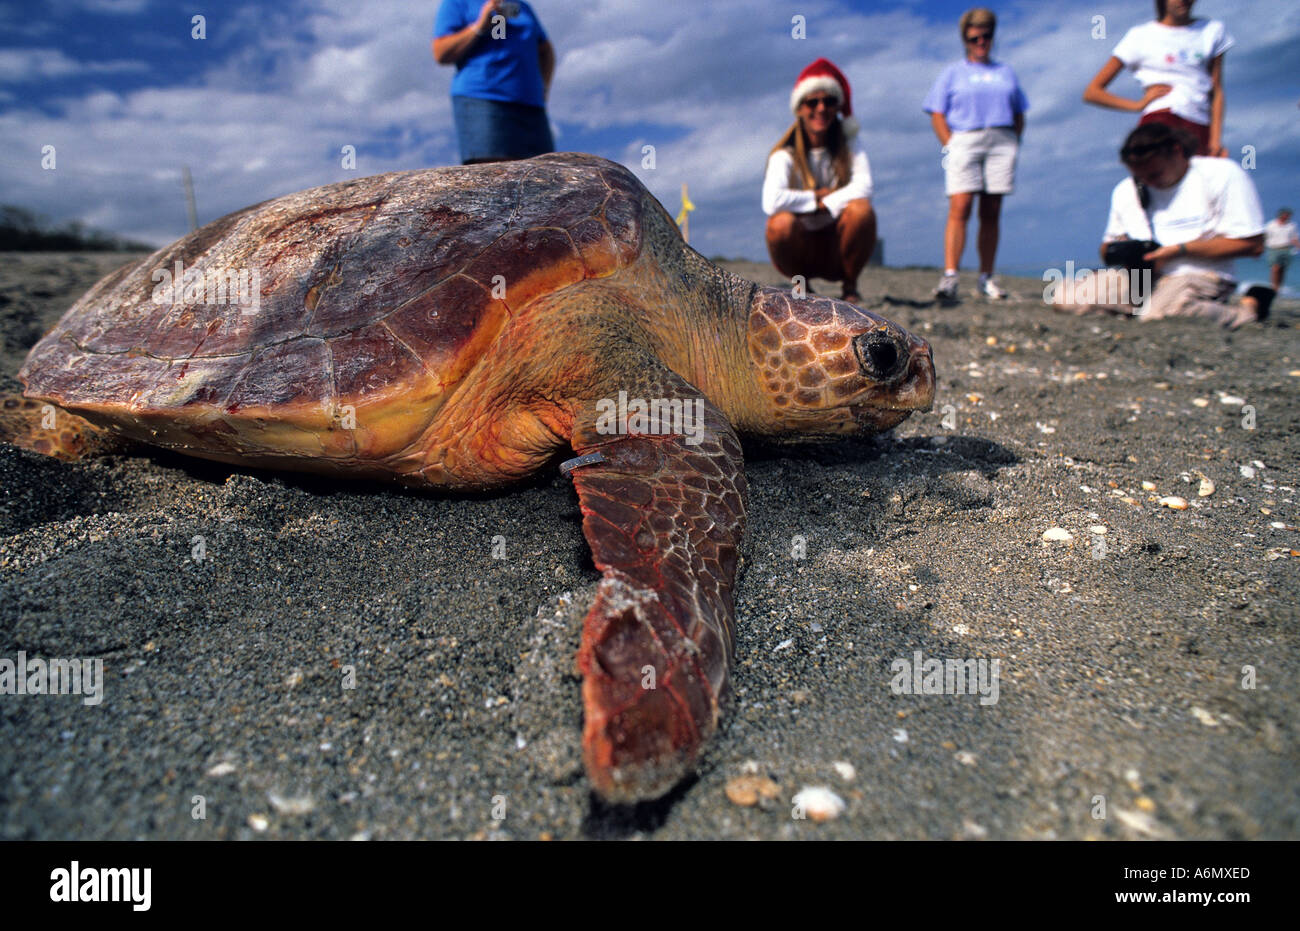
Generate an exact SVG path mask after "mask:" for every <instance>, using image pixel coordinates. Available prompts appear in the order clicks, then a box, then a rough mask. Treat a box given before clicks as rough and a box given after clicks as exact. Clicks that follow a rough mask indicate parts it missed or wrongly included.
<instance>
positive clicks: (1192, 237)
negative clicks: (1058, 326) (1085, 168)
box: [1058, 123, 1273, 329]
mask: <svg viewBox="0 0 1300 931" xmlns="http://www.w3.org/2000/svg"><path fill="white" fill-rule="evenodd" d="M1195 151H1196V143H1195V140H1194V139H1192V138H1191V137H1190V136H1188V135H1186V134H1184V133H1182V132H1181V131H1179V130H1176V129H1174V128H1173V127H1171V126H1168V125H1165V124H1163V123H1147V124H1144V125H1142V126H1139V127H1137V128H1136V129H1134V130H1133V131H1132V132H1131V133H1129V135H1128V138H1127V139H1125V140H1124V147H1123V148H1122V149H1121V150H1120V159H1121V160H1122V161H1123V162H1124V164H1125V166H1126V167H1127V168H1128V170H1129V172H1130V173H1131V177H1128V178H1125V179H1124V180H1123V181H1121V182H1120V183H1119V184H1117V185H1116V186H1115V190H1114V192H1113V193H1112V194H1111V199H1110V221H1109V222H1108V223H1107V224H1106V232H1105V235H1104V237H1103V240H1102V246H1101V250H1102V256H1103V260H1104V259H1105V256H1106V248H1107V244H1108V243H1114V242H1120V241H1123V240H1149V241H1153V242H1154V243H1155V244H1156V245H1155V248H1153V249H1152V250H1151V251H1149V252H1145V253H1144V254H1143V255H1141V256H1137V257H1134V265H1136V264H1137V263H1140V262H1142V261H1145V262H1148V263H1150V264H1151V265H1152V266H1154V273H1155V276H1156V277H1155V289H1154V291H1153V292H1152V293H1151V295H1150V298H1149V300H1148V302H1147V307H1146V312H1145V313H1144V314H1143V315H1142V317H1143V319H1146V320H1158V319H1161V318H1163V317H1205V318H1208V319H1210V320H1213V321H1215V322H1217V323H1221V324H1223V325H1224V326H1227V327H1232V328H1234V329H1235V328H1236V327H1239V326H1241V325H1242V324H1244V323H1250V322H1251V321H1254V320H1261V319H1263V318H1264V317H1265V316H1266V315H1267V313H1268V305H1269V303H1271V301H1272V296H1273V295H1272V292H1271V291H1269V290H1268V289H1267V288H1254V289H1252V290H1251V292H1250V293H1248V294H1247V295H1246V296H1244V297H1242V298H1241V301H1240V303H1239V304H1237V305H1236V306H1233V305H1231V304H1229V303H1228V299H1229V298H1230V297H1231V296H1232V293H1233V291H1235V290H1236V287H1237V282H1236V279H1235V278H1234V277H1233V261H1232V260H1233V259H1234V258H1236V257H1238V256H1249V255H1259V254H1260V253H1261V252H1263V251H1264V209H1263V207H1261V206H1260V203H1259V194H1258V193H1257V192H1256V191H1255V185H1254V183H1253V182H1252V181H1251V180H1250V177H1249V176H1248V175H1247V174H1246V172H1245V170H1244V169H1243V168H1242V167H1241V166H1240V165H1238V164H1237V163H1236V162H1235V161H1233V160H1232V159H1227V158H1204V157H1201V156H1198V155H1193V154H1192V153H1193V152H1195ZM1139 248H1141V247H1139ZM1130 267H1134V266H1133V265H1130ZM1058 309H1060V310H1064V311H1073V312H1074V313H1090V312H1105V311H1111V312H1116V313H1132V312H1133V308H1132V307H1131V306H1127V305H1114V304H1109V303H1102V302H1098V303H1076V304H1064V303H1063V304H1061V305H1059V306H1058Z"/></svg>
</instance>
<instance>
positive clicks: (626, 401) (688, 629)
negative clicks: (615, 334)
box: [565, 372, 746, 802]
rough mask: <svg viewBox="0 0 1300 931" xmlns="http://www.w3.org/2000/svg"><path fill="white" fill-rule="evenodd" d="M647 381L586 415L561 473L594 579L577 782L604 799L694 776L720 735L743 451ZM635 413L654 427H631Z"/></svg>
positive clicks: (679, 384)
mask: <svg viewBox="0 0 1300 931" xmlns="http://www.w3.org/2000/svg"><path fill="white" fill-rule="evenodd" d="M655 380H656V381H658V382H659V383H658V384H653V385H647V384H646V383H645V380H641V381H640V382H639V383H638V384H637V385H636V387H635V389H633V388H632V387H631V386H629V387H628V388H627V389H624V390H623V392H622V393H621V396H619V395H620V393H619V392H615V395H616V396H615V397H612V398H608V399H605V400H604V401H601V402H598V403H597V404H595V405H593V406H592V408H591V409H590V410H589V411H588V415H587V416H586V417H585V418H581V419H580V420H579V423H578V424H576V429H575V434H574V437H573V448H574V450H575V451H576V452H577V453H578V455H579V456H580V457H583V459H584V461H583V462H582V463H581V464H573V465H572V466H570V463H566V464H565V466H566V467H569V468H571V472H570V474H571V475H572V477H573V481H574V485H575V487H576V488H577V490H578V495H579V497H580V501H581V506H582V513H583V532H584V533H585V534H586V537H587V541H588V542H589V543H590V544H591V550H592V556H593V558H594V560H595V563H596V567H597V568H598V569H600V571H601V572H602V573H604V578H602V579H601V581H600V584H599V586H598V588H597V592H596V600H595V603H594V604H593V605H592V607H591V610H590V611H589V612H588V614H587V618H586V622H585V624H584V627H583V635H582V648H581V650H580V652H579V655H578V668H579V670H580V672H581V673H582V676H583V687H582V692H583V703H584V706H585V712H586V723H585V726H584V730H583V755H584V757H585V760H586V766H587V773H588V775H589V777H590V778H591V780H592V783H593V786H594V788H595V789H596V791H597V792H598V793H599V794H600V795H601V796H602V797H604V798H605V799H606V800H608V801H612V802H633V801H640V800H644V799H651V798H656V797H658V796H660V795H662V794H664V793H665V792H667V791H668V790H669V789H671V788H672V787H673V785H675V784H676V783H677V782H678V781H679V780H680V779H681V778H682V777H683V776H685V775H687V774H688V773H689V772H690V771H691V769H692V768H693V767H694V764H695V761H696V759H697V757H698V755H699V752H700V749H701V747H702V746H703V745H704V743H705V741H707V740H708V738H709V737H710V736H711V735H712V734H713V732H714V731H715V730H716V728H717V725H718V719H719V715H720V708H719V705H720V701H721V699H722V697H723V693H724V690H725V689H726V687H727V680H728V673H729V670H730V666H731V660H732V655H733V646H734V635H735V612H734V608H733V600H732V587H733V584H734V582H735V577H736V562H737V555H738V552H739V547H740V540H741V535H742V534H743V533H744V527H745V494H746V483H745V475H744V463H743V459H742V455H741V449H740V444H739V442H738V441H737V439H736V435H735V433H734V432H733V431H732V429H731V425H730V424H729V423H728V422H727V420H726V418H725V417H723V415H722V414H721V413H720V412H719V411H718V410H717V408H715V407H714V406H713V405H712V404H711V403H709V401H708V400H707V399H705V398H703V396H702V395H701V394H700V392H698V391H697V390H696V389H694V388H693V387H692V386H691V385H689V384H687V383H686V382H685V381H683V380H682V379H680V378H678V377H677V376H676V375H673V374H672V373H670V372H665V373H662V374H661V375H660V376H659V377H658V378H657V379H655ZM633 395H635V396H633ZM637 402H642V403H644V404H645V405H646V406H647V407H651V410H652V411H653V407H652V405H654V404H659V411H660V415H661V416H659V417H654V416H647V417H640V416H638V412H639V408H638V404H637ZM678 412H680V414H679V413H678ZM674 420H676V421H677V422H676V423H674V422H673V421H674ZM665 421H667V422H665ZM674 429H675V432H673V431H674ZM593 460H598V461H593ZM566 470H567V469H566Z"/></svg>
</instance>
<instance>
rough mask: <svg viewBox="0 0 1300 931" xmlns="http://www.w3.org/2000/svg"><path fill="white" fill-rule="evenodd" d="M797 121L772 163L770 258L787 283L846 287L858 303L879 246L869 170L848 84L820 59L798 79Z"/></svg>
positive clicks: (766, 182) (766, 191)
mask: <svg viewBox="0 0 1300 931" xmlns="http://www.w3.org/2000/svg"><path fill="white" fill-rule="evenodd" d="M790 109H791V110H792V111H794V114H795V116H796V117H797V118H796V120H795V122H794V124H793V125H792V126H791V127H790V128H789V129H788V130H786V132H785V135H783V136H782V137H781V141H780V142H778V143H777V144H776V145H775V146H774V147H773V148H772V153H771V154H770V155H769V156H768V159H767V175H766V176H765V177H764V179H763V212H764V213H766V214H767V216H768V220H767V251H768V253H769V254H770V255H771V256H772V264H773V265H775V266H776V267H777V269H778V270H779V271H780V272H781V274H783V275H785V276H786V277H788V278H794V277H795V276H802V278H803V284H804V286H805V287H806V286H807V282H808V280H809V279H810V278H825V279H826V280H828V281H842V282H843V283H844V290H843V294H842V297H841V299H842V300H846V301H851V302H853V303H855V304H860V303H861V302H862V298H861V297H859V296H858V274H859V273H860V272H861V271H862V267H863V266H864V265H866V264H867V260H868V259H869V258H870V257H871V253H872V251H873V250H874V249H875V247H876V214H875V211H874V210H872V208H871V167H870V165H869V164H868V163H867V155H866V153H865V152H863V151H862V149H861V148H858V147H856V146H854V147H852V148H851V147H850V146H851V143H852V140H853V139H854V137H856V136H857V133H858V123H857V121H856V120H855V119H853V99H852V96H851V91H850V89H849V82H848V79H847V78H846V77H844V75H843V74H842V73H841V72H840V69H839V68H836V67H835V65H833V64H831V62H829V61H827V60H826V59H825V58H819V59H817V60H816V61H815V62H813V63H812V64H811V65H809V66H808V67H807V68H804V69H803V71H801V72H800V73H799V79H798V81H796V82H795V86H794V92H793V93H792V94H791V95H790Z"/></svg>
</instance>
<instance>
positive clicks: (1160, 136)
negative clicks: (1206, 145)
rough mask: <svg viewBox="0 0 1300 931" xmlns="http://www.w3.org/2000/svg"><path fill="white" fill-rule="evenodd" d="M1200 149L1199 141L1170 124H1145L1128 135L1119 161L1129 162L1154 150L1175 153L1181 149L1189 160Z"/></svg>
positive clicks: (1120, 152) (1121, 149)
mask: <svg viewBox="0 0 1300 931" xmlns="http://www.w3.org/2000/svg"><path fill="white" fill-rule="evenodd" d="M1198 147H1199V143H1198V142H1197V140H1195V139H1193V138H1192V137H1191V136H1190V135H1189V134H1188V133H1185V132H1183V131H1182V130H1180V129H1175V128H1174V127H1172V126H1170V125H1169V124H1168V123H1143V124H1142V125H1141V126H1139V127H1137V129H1135V130H1133V131H1132V132H1131V133H1129V134H1128V137H1127V138H1126V139H1125V140H1124V145H1123V146H1121V147H1120V150H1119V160H1120V161H1121V162H1127V161H1128V160H1129V159H1130V158H1131V157H1133V156H1135V155H1139V154H1141V153H1145V152H1151V151H1153V150H1161V151H1173V150H1174V149H1179V150H1181V151H1182V153H1183V155H1184V156H1185V157H1187V158H1191V157H1192V156H1193V155H1195V154H1196V150H1197V148H1198Z"/></svg>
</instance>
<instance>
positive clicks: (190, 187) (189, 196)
mask: <svg viewBox="0 0 1300 931" xmlns="http://www.w3.org/2000/svg"><path fill="white" fill-rule="evenodd" d="M181 180H182V181H183V182H184V184H185V209H186V211H187V212H188V213H189V217H190V232H191V233H192V232H194V231H195V230H196V229H198V228H199V213H198V211H197V210H196V209H195V208H194V179H193V178H191V177H190V166H189V165H182V166H181Z"/></svg>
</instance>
